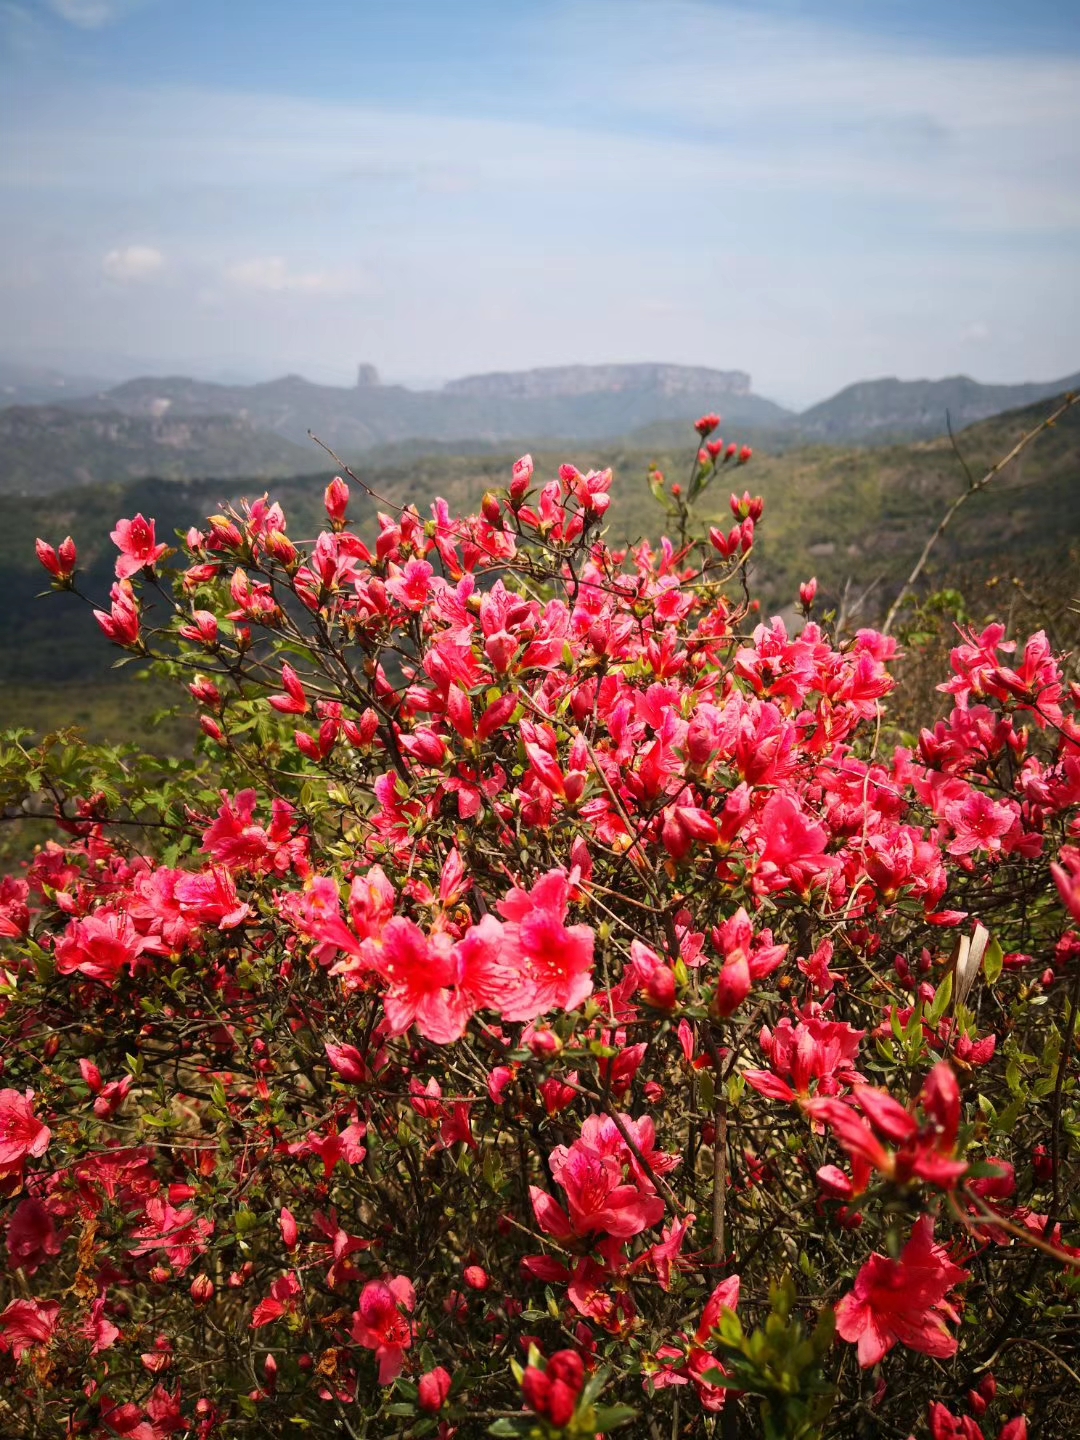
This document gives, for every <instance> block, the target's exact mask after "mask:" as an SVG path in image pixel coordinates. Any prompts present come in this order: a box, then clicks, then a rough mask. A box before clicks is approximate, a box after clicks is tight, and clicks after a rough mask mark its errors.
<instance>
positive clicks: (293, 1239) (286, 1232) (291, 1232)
mask: <svg viewBox="0 0 1080 1440" xmlns="http://www.w3.org/2000/svg"><path fill="white" fill-rule="evenodd" d="M279 1223H280V1225H281V1238H282V1240H284V1242H285V1249H286V1250H295V1249H296V1245H297V1242H298V1240H299V1238H300V1231H299V1228H298V1226H297V1224H296V1217H295V1215H294V1214H293V1213H292V1211H291V1210H289V1209H287V1208H286V1207H285V1206H284V1205H283V1206H282V1207H281V1215H280V1216H279Z"/></svg>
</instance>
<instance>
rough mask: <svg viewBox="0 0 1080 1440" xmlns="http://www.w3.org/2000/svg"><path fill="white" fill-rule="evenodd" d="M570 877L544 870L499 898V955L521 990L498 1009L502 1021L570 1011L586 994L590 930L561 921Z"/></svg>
mask: <svg viewBox="0 0 1080 1440" xmlns="http://www.w3.org/2000/svg"><path fill="white" fill-rule="evenodd" d="M569 903H570V882H569V877H568V876H567V873H566V871H565V870H550V871H549V872H548V873H547V874H546V875H545V876H543V877H542V879H540V880H538V881H537V882H536V884H535V885H534V886H533V888H532V890H531V891H525V890H519V889H517V888H515V889H513V890H511V891H510V893H509V894H508V895H507V896H506V898H505V899H504V900H501V901H500V902H499V913H500V914H501V915H502V916H503V917H504V919H505V920H506V921H507V922H508V923H507V924H505V925H504V926H503V959H504V960H505V961H507V962H508V963H510V964H512V965H513V966H514V967H515V968H516V969H517V971H518V973H519V975H520V978H521V981H522V990H521V993H520V995H519V996H518V997H517V998H516V999H514V1000H511V1001H510V1002H509V1004H507V1005H506V1006H505V1007H504V1008H503V1011H502V1014H503V1019H504V1020H535V1019H536V1017H537V1016H538V1015H542V1014H543V1013H544V1012H545V1011H547V1010H554V1009H557V1008H558V1009H562V1010H574V1009H576V1008H577V1006H579V1005H580V1004H581V1003H582V1001H584V1000H585V999H587V998H588V996H589V995H591V994H592V988H593V981H592V967H593V932H592V930H591V929H590V927H589V926H588V925H569V926H568V925H566V923H565V920H566V912H567V908H568V906H569Z"/></svg>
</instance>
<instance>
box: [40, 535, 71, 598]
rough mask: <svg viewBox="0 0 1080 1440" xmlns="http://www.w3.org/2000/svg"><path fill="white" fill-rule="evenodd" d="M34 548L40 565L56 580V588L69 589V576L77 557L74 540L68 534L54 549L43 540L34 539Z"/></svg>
mask: <svg viewBox="0 0 1080 1440" xmlns="http://www.w3.org/2000/svg"><path fill="white" fill-rule="evenodd" d="M34 549H35V550H36V551H37V557H38V559H39V560H40V561H41V563H42V565H44V567H45V569H46V570H47V571H48V572H49V574H50V575H51V576H52V577H53V579H54V581H56V585H57V588H58V589H61V590H68V589H70V588H71V577H72V575H73V574H74V573H75V563H76V561H77V559H78V554H77V551H76V549H75V542H74V540H72V538H71V536H70V535H68V536H67V538H66V539H65V540H63V541H62V542H61V544H60V548H59V549H58V550H54V549H53V547H52V546H51V545H47V544H46V543H45V541H44V540H35V541H34Z"/></svg>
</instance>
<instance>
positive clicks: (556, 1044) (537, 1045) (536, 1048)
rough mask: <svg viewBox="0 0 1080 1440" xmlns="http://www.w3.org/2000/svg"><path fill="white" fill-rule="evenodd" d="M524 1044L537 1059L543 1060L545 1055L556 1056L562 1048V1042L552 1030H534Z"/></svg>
mask: <svg viewBox="0 0 1080 1440" xmlns="http://www.w3.org/2000/svg"><path fill="white" fill-rule="evenodd" d="M526 1043H527V1044H528V1047H529V1049H530V1050H531V1051H532V1053H533V1054H534V1055H535V1056H536V1057H537V1059H543V1058H544V1057H545V1056H546V1055H557V1054H558V1053H559V1051H560V1050H561V1049H562V1048H563V1047H562V1041H561V1040H560V1039H559V1037H558V1036H557V1035H556V1034H555V1032H554V1030H544V1029H541V1030H534V1031H533V1033H532V1034H531V1035H530V1036H529V1039H528V1041H527V1042H526Z"/></svg>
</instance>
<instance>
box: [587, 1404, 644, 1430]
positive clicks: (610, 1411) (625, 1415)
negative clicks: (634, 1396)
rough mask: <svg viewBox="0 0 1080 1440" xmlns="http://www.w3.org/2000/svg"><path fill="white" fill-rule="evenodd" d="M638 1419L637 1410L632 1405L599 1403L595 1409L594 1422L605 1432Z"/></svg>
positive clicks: (598, 1428)
mask: <svg viewBox="0 0 1080 1440" xmlns="http://www.w3.org/2000/svg"><path fill="white" fill-rule="evenodd" d="M636 1419H637V1411H636V1410H635V1409H633V1408H632V1407H631V1406H630V1405H598V1406H597V1407H596V1409H595V1410H594V1411H593V1422H594V1424H595V1425H596V1428H597V1430H599V1431H600V1432H601V1433H603V1434H606V1433H607V1431H609V1430H615V1429H617V1428H618V1427H619V1426H620V1425H626V1424H629V1422H630V1421H631V1420H636Z"/></svg>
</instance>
